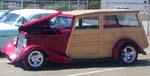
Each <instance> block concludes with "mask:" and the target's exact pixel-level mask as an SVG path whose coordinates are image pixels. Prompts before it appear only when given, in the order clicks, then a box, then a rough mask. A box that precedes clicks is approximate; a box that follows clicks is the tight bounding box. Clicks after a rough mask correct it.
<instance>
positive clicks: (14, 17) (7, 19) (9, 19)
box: [0, 13, 19, 25]
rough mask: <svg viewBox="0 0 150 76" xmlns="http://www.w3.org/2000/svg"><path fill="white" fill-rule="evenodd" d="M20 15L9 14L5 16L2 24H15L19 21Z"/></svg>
mask: <svg viewBox="0 0 150 76" xmlns="http://www.w3.org/2000/svg"><path fill="white" fill-rule="evenodd" d="M18 17H19V15H18V14H15V13H8V14H7V15H6V16H4V17H3V18H2V19H1V20H0V22H1V23H6V24H11V25H12V24H13V23H14V22H16V20H17V19H18Z"/></svg>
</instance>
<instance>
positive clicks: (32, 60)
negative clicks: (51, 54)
mask: <svg viewBox="0 0 150 76" xmlns="http://www.w3.org/2000/svg"><path fill="white" fill-rule="evenodd" d="M43 61H44V57H43V54H42V53H41V52H39V51H33V52H31V53H30V54H29V56H28V63H29V64H30V66H32V67H35V68H36V67H40V66H41V65H42V63H43Z"/></svg>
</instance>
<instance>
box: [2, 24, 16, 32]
mask: <svg viewBox="0 0 150 76" xmlns="http://www.w3.org/2000/svg"><path fill="white" fill-rule="evenodd" d="M16 29H18V27H17V26H14V25H10V24H6V23H0V31H1V30H16Z"/></svg>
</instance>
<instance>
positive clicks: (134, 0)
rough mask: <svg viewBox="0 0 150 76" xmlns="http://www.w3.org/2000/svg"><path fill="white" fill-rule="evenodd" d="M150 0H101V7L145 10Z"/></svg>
mask: <svg viewBox="0 0 150 76" xmlns="http://www.w3.org/2000/svg"><path fill="white" fill-rule="evenodd" d="M149 2H150V0H101V8H129V9H134V10H142V11H146V10H148V9H149V5H150V4H149Z"/></svg>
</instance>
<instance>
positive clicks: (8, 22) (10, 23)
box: [0, 9, 57, 49]
mask: <svg viewBox="0 0 150 76" xmlns="http://www.w3.org/2000/svg"><path fill="white" fill-rule="evenodd" d="M56 12H57V11H55V10H44V9H22V10H14V11H11V12H9V13H8V14H7V15H6V16H5V17H3V18H2V19H1V20H0V49H1V48H2V47H3V45H4V44H5V43H6V42H7V41H9V40H11V39H13V38H14V37H15V36H17V35H18V34H19V33H18V27H19V26H21V25H22V24H24V23H26V22H29V21H32V20H35V19H38V18H41V17H43V16H46V15H50V14H52V13H56Z"/></svg>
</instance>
